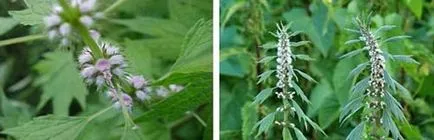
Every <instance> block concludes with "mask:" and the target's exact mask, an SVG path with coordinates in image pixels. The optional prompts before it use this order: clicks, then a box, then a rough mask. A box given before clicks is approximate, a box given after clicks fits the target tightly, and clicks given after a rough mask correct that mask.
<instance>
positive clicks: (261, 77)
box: [257, 70, 275, 84]
mask: <svg viewBox="0 0 434 140" xmlns="http://www.w3.org/2000/svg"><path fill="white" fill-rule="evenodd" d="M274 72H275V70H268V71H264V72H263V73H261V74H260V75H259V76H258V77H259V80H258V82H257V84H260V83H262V82H265V80H267V79H268V77H270V76H271V74H273V73H274Z"/></svg>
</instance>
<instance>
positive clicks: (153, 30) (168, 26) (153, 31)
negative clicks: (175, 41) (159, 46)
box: [109, 17, 188, 38]
mask: <svg viewBox="0 0 434 140" xmlns="http://www.w3.org/2000/svg"><path fill="white" fill-rule="evenodd" d="M109 21H110V22H113V23H116V24H120V25H124V26H126V27H128V29H130V30H131V31H135V32H139V33H142V34H146V35H151V36H153V37H176V38H182V37H183V36H184V35H185V34H186V33H187V32H188V27H186V26H184V25H183V24H181V23H179V22H177V21H173V20H168V19H160V18H153V17H136V18H134V19H111V20H109Z"/></svg>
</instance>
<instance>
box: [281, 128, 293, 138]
mask: <svg viewBox="0 0 434 140" xmlns="http://www.w3.org/2000/svg"><path fill="white" fill-rule="evenodd" d="M282 137H283V140H292V136H291V132H289V129H288V127H284V128H283V130H282Z"/></svg>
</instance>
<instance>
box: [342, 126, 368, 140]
mask: <svg viewBox="0 0 434 140" xmlns="http://www.w3.org/2000/svg"><path fill="white" fill-rule="evenodd" d="M364 131H365V122H361V123H360V124H359V125H357V126H356V127H355V128H354V129H353V130H351V132H350V134H348V136H347V138H346V140H362V136H363V132H364Z"/></svg>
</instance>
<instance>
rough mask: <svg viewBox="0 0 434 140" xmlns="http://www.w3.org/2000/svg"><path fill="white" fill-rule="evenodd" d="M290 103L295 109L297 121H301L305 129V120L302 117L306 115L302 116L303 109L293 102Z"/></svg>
mask: <svg viewBox="0 0 434 140" xmlns="http://www.w3.org/2000/svg"><path fill="white" fill-rule="evenodd" d="M291 102H292V106H293V107H294V109H295V113H296V114H297V118H298V121H299V122H302V121H303V123H304V125H305V127H306V128H307V126H306V119H305V118H304V116H306V114H304V112H303V109H301V107H300V106H299V105H298V104H297V102H295V101H294V100H292V101H291Z"/></svg>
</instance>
